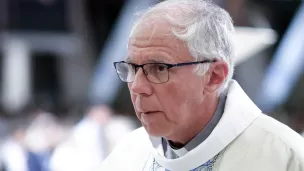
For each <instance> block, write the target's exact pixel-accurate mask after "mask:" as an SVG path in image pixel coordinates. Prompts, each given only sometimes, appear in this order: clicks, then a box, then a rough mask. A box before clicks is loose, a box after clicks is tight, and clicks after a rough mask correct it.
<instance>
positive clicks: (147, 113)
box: [139, 111, 160, 115]
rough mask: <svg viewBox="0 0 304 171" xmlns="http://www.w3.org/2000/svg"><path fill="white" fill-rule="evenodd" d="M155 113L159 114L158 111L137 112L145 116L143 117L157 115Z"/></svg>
mask: <svg viewBox="0 0 304 171" xmlns="http://www.w3.org/2000/svg"><path fill="white" fill-rule="evenodd" d="M157 112H160V111H139V113H142V114H145V115H151V114H153V113H157Z"/></svg>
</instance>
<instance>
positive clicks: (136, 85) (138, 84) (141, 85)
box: [128, 68, 152, 96]
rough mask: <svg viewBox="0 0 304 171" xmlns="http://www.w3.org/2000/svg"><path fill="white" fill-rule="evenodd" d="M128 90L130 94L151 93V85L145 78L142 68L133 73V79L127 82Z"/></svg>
mask: <svg viewBox="0 0 304 171" xmlns="http://www.w3.org/2000/svg"><path fill="white" fill-rule="evenodd" d="M128 86H129V90H130V92H131V93H132V94H136V95H144V96H149V95H151V94H152V85H151V83H150V82H149V80H148V79H147V77H146V75H145V73H144V71H143V69H142V68H139V69H138V71H137V72H136V74H135V78H134V81H133V82H132V83H129V85H128Z"/></svg>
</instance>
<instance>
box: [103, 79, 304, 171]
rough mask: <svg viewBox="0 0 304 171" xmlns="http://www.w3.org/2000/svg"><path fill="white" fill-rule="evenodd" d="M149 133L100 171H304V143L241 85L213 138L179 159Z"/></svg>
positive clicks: (130, 141) (138, 134)
mask: <svg viewBox="0 0 304 171" xmlns="http://www.w3.org/2000/svg"><path fill="white" fill-rule="evenodd" d="M150 138H151V137H149V135H148V134H147V132H146V131H145V130H144V128H139V129H137V130H135V131H134V132H133V133H131V134H130V136H129V137H128V138H127V139H126V140H125V141H123V142H122V143H121V144H120V145H119V146H118V147H117V148H116V149H115V150H114V151H113V152H112V153H111V154H110V155H109V156H108V157H107V159H106V160H105V161H104V162H103V163H102V164H101V168H99V170H100V171H156V170H157V171H189V170H191V171H205V170H206V171H211V170H212V171H304V139H303V138H302V137H301V136H300V135H299V134H297V133H296V132H294V131H293V130H291V129H290V128H289V127H287V126H286V125H284V124H282V123H280V122H278V121H276V120H274V119H272V118H270V117H268V116H266V115H264V114H262V113H261V111H260V110H259V109H258V108H257V107H256V106H255V104H254V103H253V102H252V101H251V100H250V99H249V98H248V96H247V95H246V94H245V93H244V91H243V90H242V89H241V87H240V86H239V85H238V83H237V82H236V81H233V83H232V84H231V85H230V87H229V89H228V94H227V100H226V104H225V109H224V113H223V116H222V118H221V120H220V121H219V123H218V124H217V126H216V127H215V128H214V130H213V131H212V133H211V134H210V135H209V136H208V138H207V139H206V140H205V141H204V142H202V143H201V144H200V145H198V146H197V147H196V148H194V149H193V150H191V151H189V152H188V153H187V154H185V155H184V156H182V157H180V158H177V159H168V158H166V157H165V156H164V154H163V150H162V147H161V145H159V146H158V147H157V146H155V145H154V143H153V144H152V142H151V140H150Z"/></svg>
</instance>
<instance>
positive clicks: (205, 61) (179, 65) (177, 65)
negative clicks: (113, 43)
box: [113, 59, 217, 84]
mask: <svg viewBox="0 0 304 171" xmlns="http://www.w3.org/2000/svg"><path fill="white" fill-rule="evenodd" d="M216 61H217V60H216V59H214V60H209V59H207V60H202V61H196V62H183V63H176V64H168V63H163V62H152V63H145V64H141V65H138V64H134V63H130V62H126V61H118V62H114V63H113V65H114V68H115V70H116V73H117V75H118V77H119V78H120V76H119V74H118V72H117V68H116V65H117V64H119V63H126V64H130V65H132V66H134V68H135V74H136V72H137V71H138V68H141V69H142V70H143V72H144V74H145V75H146V76H147V75H148V74H147V73H146V70H145V69H144V66H145V65H148V64H162V65H165V66H166V67H167V69H168V80H167V81H165V82H161V83H155V82H152V81H150V80H149V79H148V78H147V79H148V80H149V82H151V83H154V84H163V83H166V82H168V81H169V80H170V74H169V69H170V68H174V67H181V66H187V65H196V64H204V63H214V62H216ZM120 80H121V81H123V80H122V79H121V78H120ZM123 82H126V83H132V82H133V81H132V82H127V81H123Z"/></svg>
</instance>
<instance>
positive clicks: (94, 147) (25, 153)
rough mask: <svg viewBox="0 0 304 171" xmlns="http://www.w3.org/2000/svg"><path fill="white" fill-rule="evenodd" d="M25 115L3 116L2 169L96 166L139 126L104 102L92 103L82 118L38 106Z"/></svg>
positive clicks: (56, 170) (62, 170)
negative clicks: (60, 113)
mask: <svg viewBox="0 0 304 171" xmlns="http://www.w3.org/2000/svg"><path fill="white" fill-rule="evenodd" d="M24 115H25V116H26V117H23V118H20V117H18V118H15V119H5V118H1V120H0V122H1V124H0V125H1V127H2V128H1V137H0V143H1V148H0V149H1V152H0V162H1V169H2V171H66V170H73V171H88V170H94V168H96V167H98V165H99V164H100V163H101V162H102V161H103V159H104V158H105V157H106V156H107V155H108V154H109V153H110V152H111V151H112V149H113V147H114V146H115V145H116V144H117V143H118V142H119V141H121V140H122V139H123V138H124V136H126V135H127V134H128V133H129V132H130V131H132V130H134V129H135V127H136V125H135V123H134V122H133V120H132V119H131V118H128V117H127V116H124V115H117V114H114V113H113V111H112V110H111V109H110V108H109V107H108V106H105V105H97V106H93V107H90V108H89V109H88V110H86V112H85V113H84V115H83V117H82V118H80V119H75V118H77V117H75V116H73V117H64V118H60V117H56V115H54V114H52V113H48V112H46V111H43V110H41V109H39V108H37V109H34V110H33V109H32V110H30V111H27V113H24Z"/></svg>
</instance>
